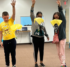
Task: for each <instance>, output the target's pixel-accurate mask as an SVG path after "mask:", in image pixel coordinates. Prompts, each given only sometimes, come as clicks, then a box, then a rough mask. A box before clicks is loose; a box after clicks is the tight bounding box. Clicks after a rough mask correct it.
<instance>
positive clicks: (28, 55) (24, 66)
mask: <svg viewBox="0 0 70 67" xmlns="http://www.w3.org/2000/svg"><path fill="white" fill-rule="evenodd" d="M38 56H39V55H38ZM16 59H17V61H16V62H17V65H16V66H17V67H34V58H33V46H32V45H29V44H28V45H17V49H16ZM4 60H5V59H4V51H3V48H1V47H0V67H5V61H4ZM39 63H40V62H39V57H38V64H39ZM44 64H45V65H46V67H60V61H59V59H58V55H57V51H56V46H55V45H54V44H51V43H45V50H44ZM66 64H67V67H70V49H69V45H66ZM10 65H11V63H10ZM11 67H12V66H11Z"/></svg>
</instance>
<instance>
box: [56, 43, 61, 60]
mask: <svg viewBox="0 0 70 67" xmlns="http://www.w3.org/2000/svg"><path fill="white" fill-rule="evenodd" d="M56 48H57V52H58V56H59V59H60V61H61V58H60V44H59V43H58V44H56Z"/></svg>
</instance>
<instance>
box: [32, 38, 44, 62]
mask: <svg viewBox="0 0 70 67" xmlns="http://www.w3.org/2000/svg"><path fill="white" fill-rule="evenodd" d="M33 45H34V58H35V62H37V55H38V49H39V52H40V61H43V55H44V37H42V38H38V37H33Z"/></svg>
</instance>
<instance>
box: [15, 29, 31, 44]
mask: <svg viewBox="0 0 70 67" xmlns="http://www.w3.org/2000/svg"><path fill="white" fill-rule="evenodd" d="M19 32H24V33H25V32H26V33H29V41H30V44H31V31H30V30H27V31H16V33H19Z"/></svg>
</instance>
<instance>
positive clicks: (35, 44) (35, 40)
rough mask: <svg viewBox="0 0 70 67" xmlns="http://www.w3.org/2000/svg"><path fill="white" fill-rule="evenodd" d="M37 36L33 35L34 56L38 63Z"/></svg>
mask: <svg viewBox="0 0 70 67" xmlns="http://www.w3.org/2000/svg"><path fill="white" fill-rule="evenodd" d="M37 40H38V39H37V38H36V37H33V46H34V58H35V64H37V55H38V42H37Z"/></svg>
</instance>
